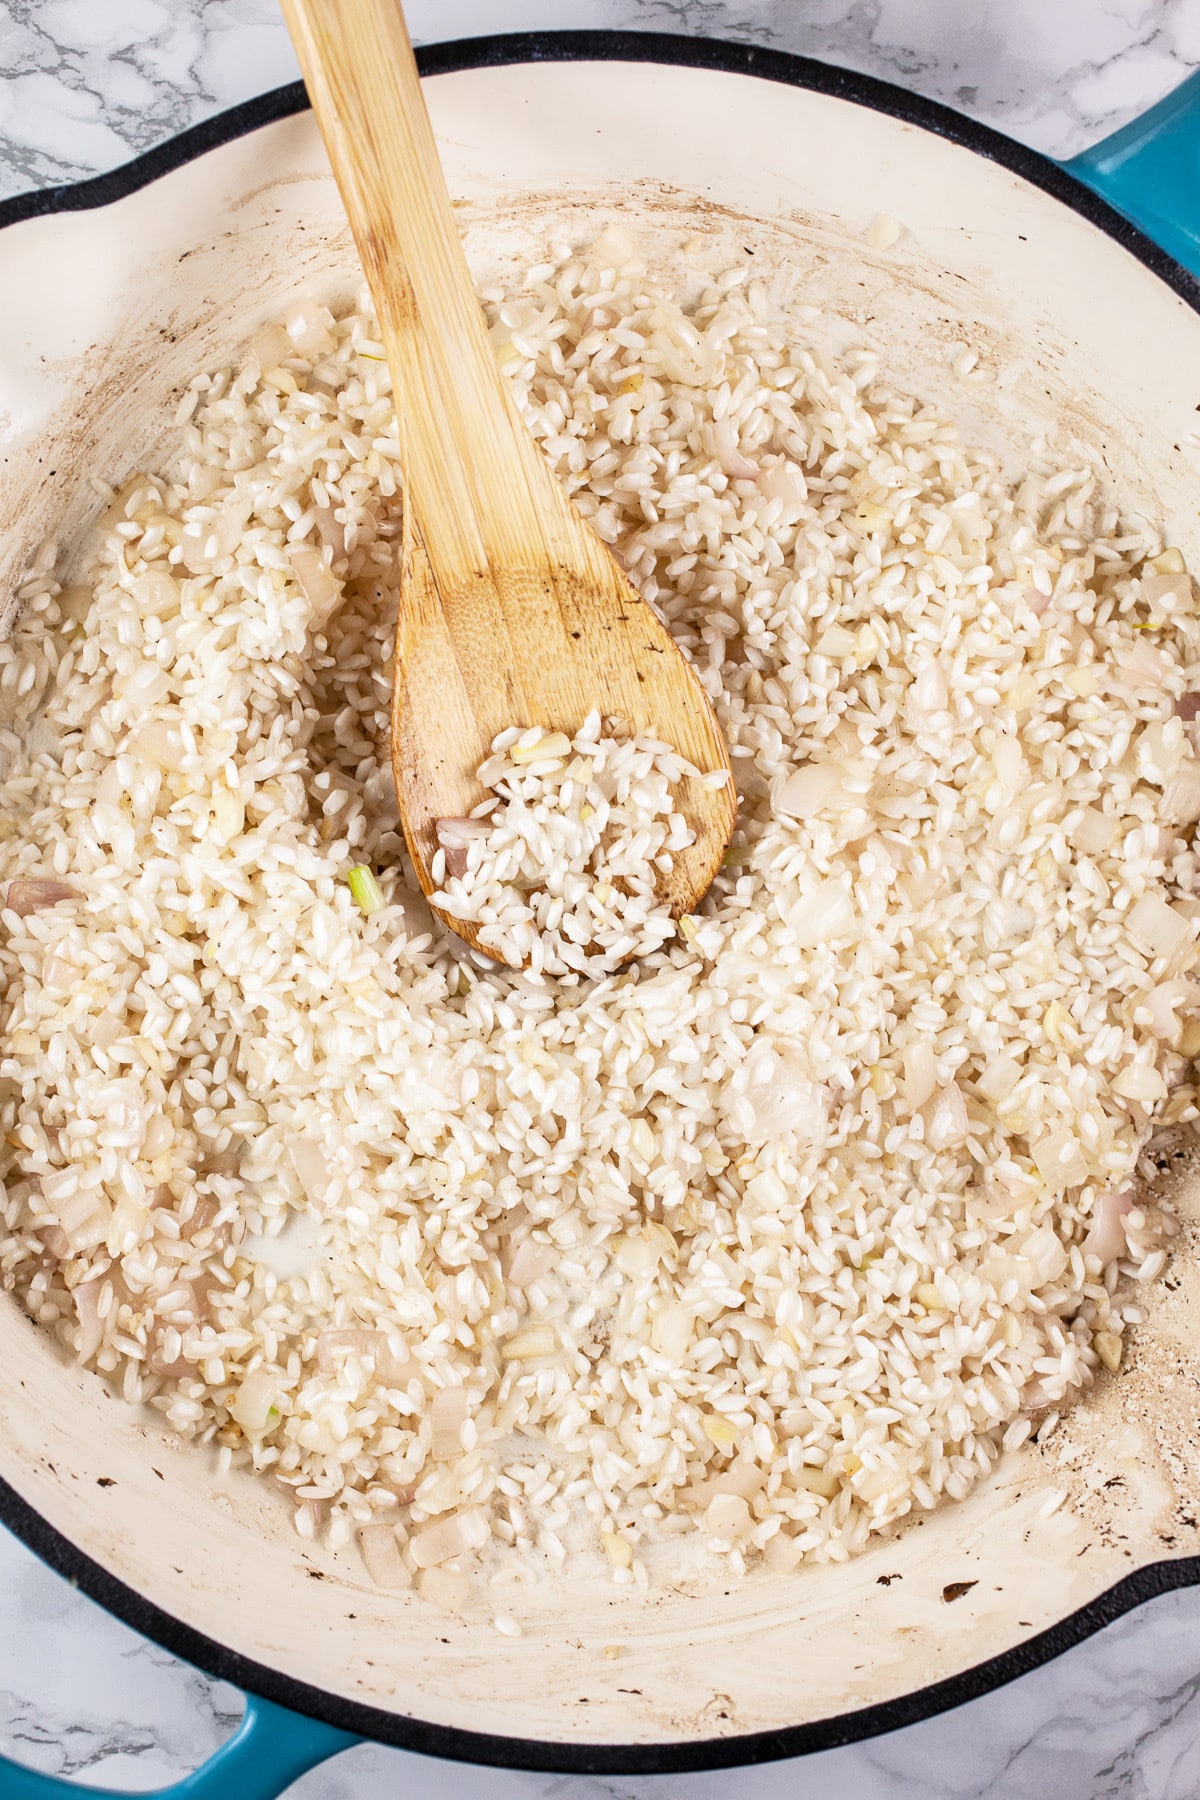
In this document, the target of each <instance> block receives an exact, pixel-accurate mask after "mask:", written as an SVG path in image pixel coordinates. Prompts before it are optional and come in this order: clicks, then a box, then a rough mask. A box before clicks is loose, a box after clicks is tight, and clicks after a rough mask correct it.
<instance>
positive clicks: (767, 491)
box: [755, 462, 808, 506]
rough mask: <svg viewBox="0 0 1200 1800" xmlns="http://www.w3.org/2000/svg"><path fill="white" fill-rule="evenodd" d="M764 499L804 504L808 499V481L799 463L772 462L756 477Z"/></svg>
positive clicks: (787, 504)
mask: <svg viewBox="0 0 1200 1800" xmlns="http://www.w3.org/2000/svg"><path fill="white" fill-rule="evenodd" d="M755 480H756V482H757V486H758V491H759V493H760V494H761V495H762V497H763V499H764V500H782V501H783V503H784V505H785V506H802V505H803V504H804V502H805V501H806V500H807V499H808V483H807V481H806V480H805V479H804V470H803V469H802V468H801V467H800V465H799V463H794V462H777V463H772V464H771V467H770V468H769V469H760V470H759V472H758V475H757V476H756V477H755Z"/></svg>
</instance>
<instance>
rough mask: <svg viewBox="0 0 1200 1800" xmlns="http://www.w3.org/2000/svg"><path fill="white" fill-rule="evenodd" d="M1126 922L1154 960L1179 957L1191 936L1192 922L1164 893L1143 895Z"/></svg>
mask: <svg viewBox="0 0 1200 1800" xmlns="http://www.w3.org/2000/svg"><path fill="white" fill-rule="evenodd" d="M1125 923H1126V925H1127V926H1128V927H1129V932H1130V935H1131V936H1132V937H1135V938H1137V939H1138V941H1139V942H1140V943H1142V944H1144V945H1145V947H1146V948H1147V950H1149V952H1150V954H1151V955H1152V956H1154V957H1159V956H1163V957H1168V958H1170V957H1173V956H1177V955H1178V954H1179V952H1180V951H1181V950H1182V949H1183V946H1184V945H1185V944H1186V943H1187V941H1188V938H1189V937H1190V936H1191V929H1190V925H1189V921H1188V920H1187V919H1185V918H1184V916H1183V914H1182V913H1179V912H1176V910H1175V908H1174V907H1173V906H1171V905H1170V903H1169V902H1168V901H1166V900H1164V899H1163V897H1162V895H1161V894H1155V893H1149V894H1143V895H1142V897H1141V899H1140V900H1139V901H1138V903H1137V905H1136V906H1135V907H1134V908H1133V909H1132V911H1131V912H1130V913H1129V914H1128V916H1127V918H1126V921H1125Z"/></svg>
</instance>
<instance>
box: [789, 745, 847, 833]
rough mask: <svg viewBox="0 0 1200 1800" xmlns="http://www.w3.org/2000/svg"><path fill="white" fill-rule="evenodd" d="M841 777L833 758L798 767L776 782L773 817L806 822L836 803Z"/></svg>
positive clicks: (840, 769)
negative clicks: (786, 817) (783, 814)
mask: <svg viewBox="0 0 1200 1800" xmlns="http://www.w3.org/2000/svg"><path fill="white" fill-rule="evenodd" d="M845 774H846V770H845V767H844V765H843V764H842V763H841V762H839V761H838V760H837V759H836V758H835V757H828V758H826V760H825V761H824V762H809V763H802V764H801V766H800V767H799V768H798V769H793V770H792V772H791V774H790V775H785V776H784V777H783V779H782V780H781V781H777V782H776V784H775V786H774V788H773V789H772V791H771V804H772V806H773V808H774V810H775V811H776V812H777V813H785V814H786V815H787V816H788V818H790V819H807V818H808V817H809V816H810V815H811V814H813V813H817V812H820V811H821V809H822V807H825V806H827V805H828V804H829V803H830V801H832V800H836V799H837V797H838V796H839V795H840V794H841V792H842V781H843V779H844V778H845ZM843 804H844V801H843Z"/></svg>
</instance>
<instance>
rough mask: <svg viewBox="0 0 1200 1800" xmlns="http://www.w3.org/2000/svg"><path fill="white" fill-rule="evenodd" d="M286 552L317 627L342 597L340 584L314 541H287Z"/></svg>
mask: <svg viewBox="0 0 1200 1800" xmlns="http://www.w3.org/2000/svg"><path fill="white" fill-rule="evenodd" d="M287 555H288V561H289V562H290V563H291V565H292V569H293V571H294V572H295V576H296V580H297V581H298V582H299V583H300V586H301V588H302V589H303V591H304V597H305V599H306V600H307V601H308V603H309V605H310V606H311V607H312V610H313V620H314V622H315V624H316V625H317V627H318V629H319V628H320V627H321V626H322V625H325V624H327V623H328V621H329V619H330V617H331V616H332V614H333V612H334V610H335V608H336V607H337V604H338V602H339V600H340V599H341V597H342V584H341V582H340V581H338V579H337V577H336V576H335V575H334V574H333V572H332V570H331V569H330V568H329V565H328V564H327V562H326V561H325V556H324V553H323V552H322V551H320V550H318V549H317V546H316V545H315V544H289V545H288V547H287Z"/></svg>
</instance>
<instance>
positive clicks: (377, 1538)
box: [358, 1521, 412, 1588]
mask: <svg viewBox="0 0 1200 1800" xmlns="http://www.w3.org/2000/svg"><path fill="white" fill-rule="evenodd" d="M358 1547H359V1549H360V1550H361V1551H362V1559H363V1561H364V1563H366V1565H367V1574H368V1575H369V1576H370V1577H371V1580H372V1581H373V1582H374V1583H375V1585H376V1587H381V1588H407V1587H411V1586H412V1576H411V1575H410V1574H409V1571H408V1567H407V1565H406V1563H405V1561H404V1557H403V1556H402V1554H401V1552H400V1545H399V1543H398V1542H397V1540H396V1531H395V1527H394V1526H392V1525H386V1524H384V1523H383V1522H382V1521H380V1522H379V1523H377V1524H373V1525H363V1526H361V1527H360V1529H359V1533H358Z"/></svg>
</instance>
